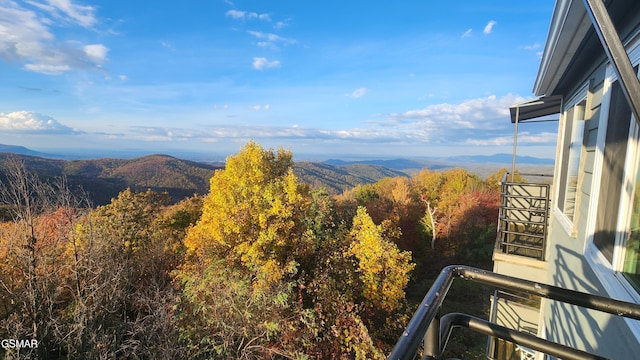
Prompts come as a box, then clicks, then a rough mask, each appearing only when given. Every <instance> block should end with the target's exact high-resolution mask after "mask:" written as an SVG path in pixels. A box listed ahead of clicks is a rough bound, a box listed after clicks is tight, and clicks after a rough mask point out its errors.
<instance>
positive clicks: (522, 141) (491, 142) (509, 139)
mask: <svg viewBox="0 0 640 360" xmlns="http://www.w3.org/2000/svg"><path fill="white" fill-rule="evenodd" d="M557 139H558V134H557V133H553V132H541V133H538V134H531V133H530V132H520V133H519V134H518V145H521V146H526V145H541V144H554V143H555V142H556V141H557ZM465 144H467V145H475V146H504V145H512V144H513V135H506V136H497V137H493V138H488V139H467V140H466V141H465Z"/></svg>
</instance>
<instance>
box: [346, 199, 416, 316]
mask: <svg viewBox="0 0 640 360" xmlns="http://www.w3.org/2000/svg"><path fill="white" fill-rule="evenodd" d="M382 233H383V229H382V228H381V227H380V226H376V225H375V224H374V222H373V220H372V219H371V217H370V216H369V214H368V213H367V211H366V209H365V208H364V207H359V208H358V211H357V213H356V216H355V217H354V218H353V226H352V229H351V233H350V235H351V237H352V239H353V243H352V244H351V247H350V249H349V253H350V254H351V255H353V256H354V257H355V258H356V259H357V271H358V273H359V274H360V280H361V281H362V286H363V289H362V295H363V297H364V298H366V299H367V300H369V301H371V302H372V303H373V304H374V305H375V306H376V307H378V308H381V309H383V310H386V311H393V310H396V309H398V308H399V306H400V303H401V300H402V299H403V298H404V288H405V286H406V285H407V282H408V281H409V272H411V270H413V268H414V267H415V264H413V263H412V262H411V253H409V252H406V251H400V250H399V249H398V247H397V246H396V245H395V244H394V243H392V242H390V241H388V240H385V239H384V238H383V236H382Z"/></svg>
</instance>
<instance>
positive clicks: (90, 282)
mask: <svg viewBox="0 0 640 360" xmlns="http://www.w3.org/2000/svg"><path fill="white" fill-rule="evenodd" d="M292 159H293V155H292V153H291V152H289V151H285V150H282V149H278V150H272V149H264V148H262V147H261V146H260V145H259V144H257V143H254V142H249V143H248V144H246V145H245V146H244V147H243V148H242V149H241V150H240V151H239V152H238V153H237V154H235V155H233V156H230V157H229V158H228V159H227V161H226V166H225V167H224V169H218V170H215V172H214V175H213V176H212V177H211V180H210V190H209V192H208V193H207V194H206V195H203V196H202V195H193V196H189V197H184V198H182V199H181V200H178V201H176V199H175V198H172V197H171V196H170V194H168V193H164V192H156V191H152V190H148V191H134V190H131V189H127V190H124V191H122V192H120V194H119V195H118V196H117V197H115V198H113V199H111V202H110V203H107V204H106V205H100V206H92V205H91V202H90V201H88V200H87V196H86V194H85V193H83V192H82V191H77V189H75V188H74V189H72V188H71V187H69V186H68V183H67V181H66V179H65V178H64V177H58V178H52V179H43V178H41V177H38V176H37V175H36V174H35V173H33V172H32V171H31V170H30V169H29V168H28V167H26V166H25V164H24V163H22V162H20V161H19V160H14V161H8V162H6V166H5V167H6V168H5V169H3V171H4V172H5V173H6V181H3V183H2V185H1V187H0V196H1V197H0V199H1V201H2V203H1V205H2V207H1V215H2V222H1V223H0V257H1V258H2V259H3V261H2V262H1V263H0V338H2V339H27V340H28V339H36V340H37V341H38V346H37V348H29V347H25V348H22V349H17V348H15V349H0V356H2V357H4V358H6V359H23V358H24V359H27V358H28V359H32V358H40V359H265V358H266V359H270V358H273V359H384V358H385V357H386V354H388V353H389V351H390V350H391V348H392V347H393V345H394V344H395V342H396V340H397V339H398V337H399V336H400V335H401V334H402V331H403V329H404V326H406V324H407V322H408V320H409V319H410V318H411V316H412V314H413V312H414V311H415V308H416V306H417V304H419V302H420V300H421V299H422V296H423V295H424V293H425V292H426V290H427V289H428V288H429V286H430V281H432V280H433V279H434V278H435V277H436V276H437V274H438V272H439V271H440V269H441V268H442V267H444V266H446V265H449V264H456V263H460V264H468V265H472V266H477V267H482V268H490V267H491V264H492V263H491V253H492V250H493V245H494V241H495V234H496V223H497V216H498V205H499V180H500V178H501V176H502V174H503V172H501V171H499V172H498V173H496V174H494V175H491V176H489V177H487V178H486V179H482V178H480V177H478V176H476V175H473V174H471V173H469V172H468V171H466V170H464V169H449V170H443V171H433V170H428V169H424V170H422V171H419V172H416V173H415V174H413V176H411V177H406V176H398V177H387V178H384V179H382V180H379V181H377V182H376V183H373V184H367V185H358V186H356V187H354V188H351V189H348V190H346V191H343V192H342V193H340V194H337V195H336V194H334V193H331V192H329V191H327V189H325V188H322V187H317V186H309V185H307V184H305V183H303V182H302V181H301V180H300V179H299V178H298V177H297V176H296V175H295V174H294V172H293V170H292V167H293V160H292ZM462 286H466V285H464V284H463V285H462ZM452 291H454V293H455V291H458V295H459V296H457V297H458V298H462V299H463V300H465V301H466V304H470V303H471V304H474V305H473V306H476V307H477V308H478V311H484V310H483V306H485V307H486V303H487V302H488V301H489V297H488V295H486V293H485V292H483V289H477V288H471V287H465V288H461V289H452ZM454 297H455V296H454ZM450 306H454V307H455V306H469V305H463V304H457V305H456V304H455V303H453V304H452V305H450ZM477 343H478V339H474V338H470V337H469V338H468V337H462V338H460V339H459V341H457V344H458V345H454V346H451V348H452V351H454V352H455V351H457V353H454V355H456V356H462V354H465V352H468V351H472V350H469V348H473V347H474V346H475V345H476V344H477ZM467 345H468V346H467ZM464 346H467V347H464ZM463 347H464V348H463Z"/></svg>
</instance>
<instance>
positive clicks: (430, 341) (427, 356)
mask: <svg viewBox="0 0 640 360" xmlns="http://www.w3.org/2000/svg"><path fill="white" fill-rule="evenodd" d="M439 355H440V310H438V312H437V313H436V316H435V317H434V318H433V321H431V324H429V327H428V328H427V333H426V334H425V335H424V356H423V357H422V360H431V359H437V358H438V356H439Z"/></svg>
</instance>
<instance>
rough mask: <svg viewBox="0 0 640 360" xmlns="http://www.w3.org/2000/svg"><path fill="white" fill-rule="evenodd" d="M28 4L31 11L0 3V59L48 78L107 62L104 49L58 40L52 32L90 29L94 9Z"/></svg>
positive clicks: (58, 1)
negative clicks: (20, 64) (70, 27)
mask: <svg viewBox="0 0 640 360" xmlns="http://www.w3.org/2000/svg"><path fill="white" fill-rule="evenodd" d="M27 4H29V5H31V6H32V8H27V7H25V6H23V5H22V4H18V3H16V2H13V1H7V0H2V1H0V59H2V60H5V61H7V62H16V63H22V64H23V68H24V69H25V70H27V71H33V72H40V73H43V74H47V75H58V74H62V73H65V72H67V71H70V70H73V69H81V68H87V67H93V66H96V67H97V66H98V65H100V64H102V63H103V62H104V61H105V60H106V54H107V51H108V49H107V47H106V46H104V45H102V44H89V45H83V44H81V43H79V42H78V41H73V40H67V41H60V40H58V39H56V37H55V36H54V35H53V33H52V32H51V28H52V27H54V26H66V27H69V26H81V27H83V28H87V29H88V28H91V27H93V25H95V24H96V23H97V20H96V18H95V16H94V13H95V9H94V8H93V7H90V6H82V5H75V4H73V3H72V2H71V1H70V0H47V1H46V3H39V2H34V1H30V2H27Z"/></svg>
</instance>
